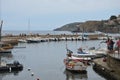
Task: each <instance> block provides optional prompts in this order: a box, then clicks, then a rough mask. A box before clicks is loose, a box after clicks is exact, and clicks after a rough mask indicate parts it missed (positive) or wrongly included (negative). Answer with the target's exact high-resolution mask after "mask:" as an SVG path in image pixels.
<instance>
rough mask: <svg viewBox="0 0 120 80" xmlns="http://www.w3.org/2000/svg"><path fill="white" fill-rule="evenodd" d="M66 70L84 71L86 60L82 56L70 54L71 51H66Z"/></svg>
mask: <svg viewBox="0 0 120 80" xmlns="http://www.w3.org/2000/svg"><path fill="white" fill-rule="evenodd" d="M64 64H65V67H66V70H69V71H72V72H79V73H84V72H85V73H86V69H87V61H86V60H84V59H83V58H79V57H75V56H72V53H68V54H67V57H66V58H65V59H64Z"/></svg>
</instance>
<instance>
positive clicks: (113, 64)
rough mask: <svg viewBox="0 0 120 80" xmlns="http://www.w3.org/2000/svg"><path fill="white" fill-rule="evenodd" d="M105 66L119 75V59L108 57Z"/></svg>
mask: <svg viewBox="0 0 120 80" xmlns="http://www.w3.org/2000/svg"><path fill="white" fill-rule="evenodd" d="M107 64H108V66H109V67H110V68H111V69H113V70H114V71H115V72H117V73H119V74H120V59H118V58H115V57H111V56H109V55H108V59H107Z"/></svg>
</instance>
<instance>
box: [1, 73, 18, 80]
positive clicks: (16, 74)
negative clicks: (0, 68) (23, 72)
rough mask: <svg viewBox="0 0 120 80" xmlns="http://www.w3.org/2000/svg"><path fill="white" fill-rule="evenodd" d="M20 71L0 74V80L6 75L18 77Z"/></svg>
mask: <svg viewBox="0 0 120 80" xmlns="http://www.w3.org/2000/svg"><path fill="white" fill-rule="evenodd" d="M19 72H20V71H12V72H0V80H2V79H3V77H5V76H7V75H14V76H18V75H19Z"/></svg>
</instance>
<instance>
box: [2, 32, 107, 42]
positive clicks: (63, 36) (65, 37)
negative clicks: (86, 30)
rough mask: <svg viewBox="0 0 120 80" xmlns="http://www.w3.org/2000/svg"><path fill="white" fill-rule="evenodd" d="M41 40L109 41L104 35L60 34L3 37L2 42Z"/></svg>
mask: <svg viewBox="0 0 120 80" xmlns="http://www.w3.org/2000/svg"><path fill="white" fill-rule="evenodd" d="M37 37H38V38H41V39H49V38H56V39H58V40H70V39H71V40H82V39H89V40H98V39H107V37H106V36H105V35H104V34H92V35H87V36H86V37H82V35H77V34H73V35H72V34H71V35H70V34H69V35H68V34H59V35H51V34H46V35H40V34H30V35H26V34H20V35H6V36H2V41H8V40H19V39H26V38H37Z"/></svg>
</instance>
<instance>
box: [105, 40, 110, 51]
mask: <svg viewBox="0 0 120 80" xmlns="http://www.w3.org/2000/svg"><path fill="white" fill-rule="evenodd" d="M106 44H107V49H108V50H110V38H108V39H107V41H106Z"/></svg>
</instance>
